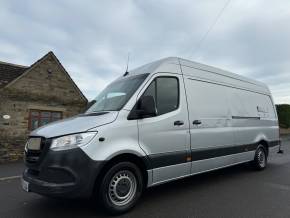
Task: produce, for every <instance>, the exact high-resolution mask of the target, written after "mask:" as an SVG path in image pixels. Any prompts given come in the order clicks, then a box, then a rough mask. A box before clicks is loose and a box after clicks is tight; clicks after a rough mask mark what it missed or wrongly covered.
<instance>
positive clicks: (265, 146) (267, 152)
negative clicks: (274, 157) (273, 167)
mask: <svg viewBox="0 0 290 218" xmlns="http://www.w3.org/2000/svg"><path fill="white" fill-rule="evenodd" d="M258 145H263V147H264V148H265V149H266V154H267V156H268V154H269V144H268V142H267V141H266V140H265V139H262V140H260V141H259V142H258Z"/></svg>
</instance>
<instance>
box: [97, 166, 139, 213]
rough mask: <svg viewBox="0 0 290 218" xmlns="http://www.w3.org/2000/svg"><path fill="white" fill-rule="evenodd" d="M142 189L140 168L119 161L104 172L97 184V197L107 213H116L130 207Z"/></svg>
mask: <svg viewBox="0 0 290 218" xmlns="http://www.w3.org/2000/svg"><path fill="white" fill-rule="evenodd" d="M134 183H135V185H134ZM128 189H129V190H128ZM142 191H143V178H142V173H141V171H140V169H139V168H138V167H137V166H136V165H135V164H133V163H131V162H120V163H117V164H116V165H114V166H112V167H111V168H110V169H109V170H108V171H107V172H106V173H105V175H104V177H103V179H102V180H101V183H100V186H99V190H98V198H99V202H100V203H101V204H102V206H103V207H104V209H105V210H106V211H107V212H108V213H110V214H112V215H118V214H122V213H125V212H127V211H129V210H130V209H132V208H133V207H134V206H135V205H136V203H137V201H138V200H139V198H140V196H141V195H142ZM126 196H128V197H127V200H123V201H122V199H121V198H124V197H126Z"/></svg>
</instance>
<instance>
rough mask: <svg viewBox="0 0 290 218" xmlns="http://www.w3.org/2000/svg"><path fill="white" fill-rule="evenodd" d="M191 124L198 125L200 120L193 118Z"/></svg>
mask: <svg viewBox="0 0 290 218" xmlns="http://www.w3.org/2000/svg"><path fill="white" fill-rule="evenodd" d="M192 124H193V125H199V124H201V120H194V121H192Z"/></svg>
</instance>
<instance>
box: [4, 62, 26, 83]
mask: <svg viewBox="0 0 290 218" xmlns="http://www.w3.org/2000/svg"><path fill="white" fill-rule="evenodd" d="M28 68H29V67H27V66H21V65H16V64H11V63H6V62H2V61H0V88H3V87H4V86H6V85H7V84H8V83H10V82H11V81H12V80H14V79H16V78H17V77H19V76H20V75H21V74H23V73H24V72H25V71H26V70H27V69H28Z"/></svg>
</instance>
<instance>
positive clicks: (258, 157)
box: [251, 145, 268, 170]
mask: <svg viewBox="0 0 290 218" xmlns="http://www.w3.org/2000/svg"><path fill="white" fill-rule="evenodd" d="M267 161H268V156H267V152H266V149H265V147H264V146H263V145H259V146H258V148H257V149H256V152H255V158H254V160H253V161H252V162H251V163H252V166H253V168H254V169H255V170H264V169H265V168H266V167H267Z"/></svg>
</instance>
